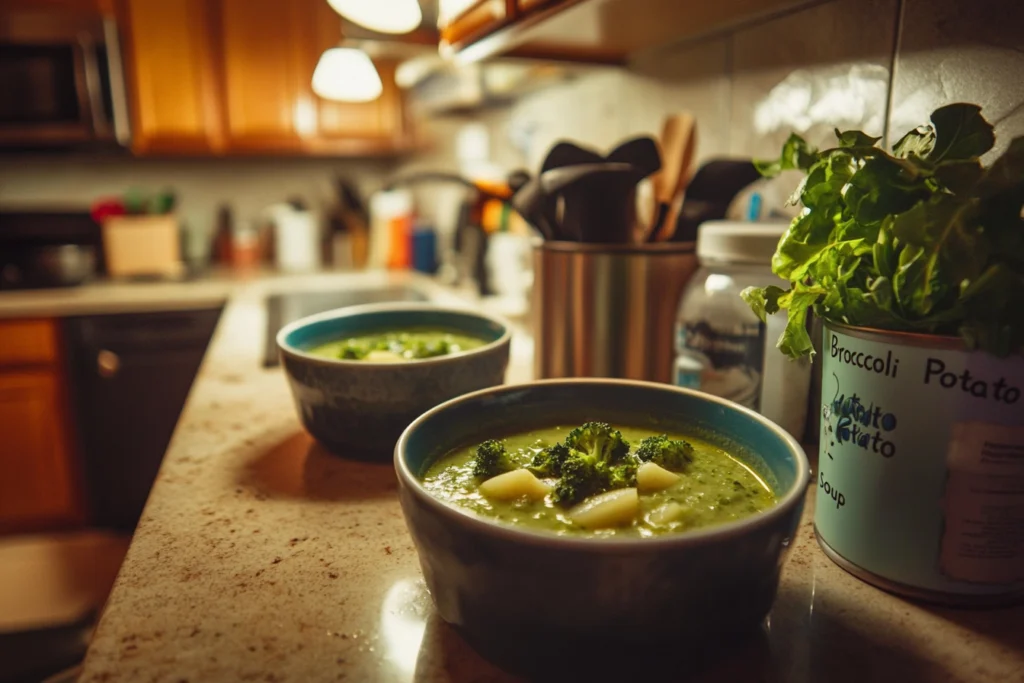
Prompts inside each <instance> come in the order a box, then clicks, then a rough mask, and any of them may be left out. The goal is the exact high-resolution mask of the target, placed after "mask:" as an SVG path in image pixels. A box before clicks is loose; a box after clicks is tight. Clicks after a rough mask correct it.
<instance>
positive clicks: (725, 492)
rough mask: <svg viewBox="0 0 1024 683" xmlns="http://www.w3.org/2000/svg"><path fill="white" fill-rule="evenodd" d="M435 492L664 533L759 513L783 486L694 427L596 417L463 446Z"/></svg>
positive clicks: (542, 520)
mask: <svg viewBox="0 0 1024 683" xmlns="http://www.w3.org/2000/svg"><path fill="white" fill-rule="evenodd" d="M423 485H424V487H425V488H426V489H427V490H428V491H430V492H431V494H433V495H434V496H435V497H437V498H439V499H441V500H444V501H448V502H451V503H455V504H456V505H459V506H461V507H464V508H467V509H469V510H472V511H474V512H476V513H479V514H481V515H486V516H489V517H494V518H497V519H500V520H502V521H503V522H508V523H510V524H516V525H521V526H528V527H531V528H535V529H544V530H547V531H553V532H556V533H559V534H591V535H599V536H642V537H647V536H655V535H658V534H663V533H671V532H678V531H685V530H687V529H696V528H699V527H704V526H711V525H714V524H721V523H724V522H729V521H732V520H736V519H740V518H743V517H748V516H750V515H755V514H757V513H759V512H762V511H763V510H766V509H768V508H770V507H772V506H773V505H774V504H775V501H776V497H775V493H774V492H773V491H772V490H771V487H769V486H768V484H767V483H765V481H764V480H763V479H761V477H759V476H758V475H757V474H756V473H755V472H754V470H752V469H751V468H750V467H749V466H747V465H746V464H745V463H743V462H742V461H740V460H738V459H737V458H735V457H733V456H731V455H729V454H728V453H727V452H725V451H724V450H723V449H722V448H720V447H718V446H716V445H714V444H712V443H710V442H708V441H705V440H704V439H700V438H696V437H693V436H689V435H687V436H685V437H684V436H681V435H667V434H662V433H658V432H654V431H651V430H649V429H637V428H631V427H621V428H614V427H612V426H610V425H608V424H606V423H603V422H588V423H586V424H584V425H581V426H579V427H576V428H572V429H571V428H568V427H551V428H547V429H536V430H533V431H530V432H526V433H524V434H517V435H514V436H509V437H507V438H505V439H504V440H500V441H499V440H491V441H485V442H483V443H482V444H479V445H476V446H470V447H466V448H459V449H457V450H455V451H453V452H451V453H449V454H447V455H445V456H443V457H441V458H439V459H438V460H437V461H436V462H435V463H433V464H432V465H431V466H430V468H429V469H428V470H427V472H426V474H425V475H424V476H423Z"/></svg>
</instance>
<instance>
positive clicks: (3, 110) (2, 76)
mask: <svg viewBox="0 0 1024 683" xmlns="http://www.w3.org/2000/svg"><path fill="white" fill-rule="evenodd" d="M129 138H130V131H129V127H128V105H127V98H126V96H125V83H124V72H123V69H122V63H121V51H120V43H119V40H118V33H117V25H116V23H115V22H114V20H113V19H112V18H110V17H104V16H100V15H98V14H92V13H79V12H71V11H54V10H21V11H19V10H9V11H8V10H0V147H3V148H7V149H11V148H18V149H33V148H47V147H79V146H84V147H88V146H94V145H111V144H113V145H119V146H125V145H127V144H128V142H129Z"/></svg>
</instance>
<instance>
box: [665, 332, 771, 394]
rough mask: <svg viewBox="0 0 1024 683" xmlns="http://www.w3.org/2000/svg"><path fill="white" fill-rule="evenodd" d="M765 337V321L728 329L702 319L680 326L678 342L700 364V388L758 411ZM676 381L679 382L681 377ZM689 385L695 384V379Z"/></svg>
mask: <svg viewBox="0 0 1024 683" xmlns="http://www.w3.org/2000/svg"><path fill="white" fill-rule="evenodd" d="M764 338H765V334H764V323H743V324H741V325H739V326H737V327H735V328H734V329H730V330H728V331H725V330H720V329H717V328H715V327H714V326H713V325H711V324H710V323H708V322H707V321H704V320H700V321H696V322H686V323H683V324H682V325H680V327H679V344H678V345H679V347H680V348H684V349H686V350H687V351H688V352H690V354H691V358H692V359H693V360H694V361H695V362H699V363H700V365H701V370H700V383H699V388H700V390H701V391H706V392H707V393H709V394H714V395H715V396H721V397H722V398H727V399H729V400H730V401H735V402H736V403H739V404H741V405H745V406H747V407H748V408H753V409H755V410H756V409H757V408H758V407H759V403H760V397H761V378H762V373H763V369H764ZM677 375H678V373H677ZM676 381H677V384H679V383H680V379H679V377H678V376H677V380H676ZM687 384H688V385H690V386H692V384H693V383H692V380H691V381H690V382H688V383H687Z"/></svg>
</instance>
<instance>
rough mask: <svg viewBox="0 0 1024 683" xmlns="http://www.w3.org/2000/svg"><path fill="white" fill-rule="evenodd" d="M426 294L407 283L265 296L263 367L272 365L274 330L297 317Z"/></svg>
mask: <svg viewBox="0 0 1024 683" xmlns="http://www.w3.org/2000/svg"><path fill="white" fill-rule="evenodd" d="M428 300H429V298H428V297H427V295H426V294H424V293H423V292H421V291H419V290H418V289H415V288H413V287H407V286H391V287H373V288H368V287H367V288H363V289H351V290H348V291H341V292H339V291H331V292H293V293H289V294H274V295H271V296H268V297H267V336H266V342H265V344H264V351H263V366H264V367H268V368H269V367H274V366H276V365H278V364H279V363H280V360H279V359H278V357H277V342H276V341H275V339H276V337H277V333H278V331H279V330H280V329H281V328H282V327H284V326H285V325H287V324H288V323H290V322H292V321H293V320H298V319H299V318H305V317H306V316H307V315H313V314H314V313H323V312H324V311H330V310H333V309H335V308H342V307H344V306H356V305H358V304H377V303H385V302H389V301H428Z"/></svg>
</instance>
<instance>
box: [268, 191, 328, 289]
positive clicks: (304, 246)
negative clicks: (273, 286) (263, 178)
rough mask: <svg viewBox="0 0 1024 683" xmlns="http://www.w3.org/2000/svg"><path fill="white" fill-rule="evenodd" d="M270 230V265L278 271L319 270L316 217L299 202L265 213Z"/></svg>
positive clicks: (283, 203) (288, 203) (276, 205)
mask: <svg viewBox="0 0 1024 683" xmlns="http://www.w3.org/2000/svg"><path fill="white" fill-rule="evenodd" d="M265 212H266V214H267V217H268V218H269V220H270V221H271V223H272V224H273V226H274V262H275V264H276V265H277V267H278V268H279V269H280V270H284V271H290V272H302V271H310V270H316V269H317V268H319V267H320V230H319V226H318V224H317V220H316V216H315V215H314V214H313V212H312V211H310V210H309V209H307V208H306V207H305V206H304V205H303V204H302V203H301V202H298V201H292V202H282V203H280V204H272V205H270V206H268V207H267V208H266V209H265Z"/></svg>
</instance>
